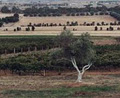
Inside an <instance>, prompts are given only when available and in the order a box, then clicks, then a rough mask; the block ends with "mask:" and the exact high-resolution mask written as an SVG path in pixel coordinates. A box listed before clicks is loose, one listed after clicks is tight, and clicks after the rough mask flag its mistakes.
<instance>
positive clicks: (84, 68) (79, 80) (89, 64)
mask: <svg viewBox="0 0 120 98" xmlns="http://www.w3.org/2000/svg"><path fill="white" fill-rule="evenodd" d="M71 62H72V64H73V66H74V67H75V69H76V70H77V72H78V78H77V81H76V82H82V77H83V74H84V73H85V71H86V70H88V69H89V68H90V67H91V66H92V63H88V65H85V66H84V67H83V68H82V70H81V71H80V69H79V68H78V66H77V63H76V60H75V58H71Z"/></svg>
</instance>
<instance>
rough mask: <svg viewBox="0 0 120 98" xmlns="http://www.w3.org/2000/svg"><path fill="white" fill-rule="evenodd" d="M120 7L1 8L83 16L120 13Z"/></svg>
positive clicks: (12, 11) (10, 11)
mask: <svg viewBox="0 0 120 98" xmlns="http://www.w3.org/2000/svg"><path fill="white" fill-rule="evenodd" d="M119 9H120V7H119V6H118V7H114V8H107V7H105V6H103V7H96V8H93V7H90V6H86V7H85V8H61V7H59V8H57V9H52V8H48V7H44V8H36V7H34V6H33V7H32V8H26V9H24V10H21V9H20V8H18V7H15V6H14V7H13V8H12V9H9V8H8V7H7V6H3V7H2V8H1V12H2V13H23V14H24V15H25V16H61V15H67V16H82V15H104V14H109V13H108V12H109V11H116V12H119V13H120V10H119Z"/></svg>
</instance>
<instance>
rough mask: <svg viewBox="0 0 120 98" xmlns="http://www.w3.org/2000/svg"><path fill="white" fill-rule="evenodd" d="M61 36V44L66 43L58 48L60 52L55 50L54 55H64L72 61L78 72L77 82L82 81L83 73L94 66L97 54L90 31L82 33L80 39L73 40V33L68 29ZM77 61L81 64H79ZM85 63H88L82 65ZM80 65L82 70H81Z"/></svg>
mask: <svg viewBox="0 0 120 98" xmlns="http://www.w3.org/2000/svg"><path fill="white" fill-rule="evenodd" d="M63 36H64V39H63ZM59 38H60V40H59V41H60V42H61V40H62V42H61V44H63V43H65V45H63V46H62V49H60V50H58V51H59V52H54V53H53V55H52V56H55V58H57V59H58V58H63V57H64V58H66V59H67V60H68V61H70V62H71V63H72V65H73V66H74V68H75V69H76V70H77V72H78V78H77V82H82V77H83V74H84V73H85V71H86V70H88V69H89V68H90V67H91V66H92V63H93V59H94V54H95V52H94V50H93V43H92V42H91V41H90V35H89V34H88V33H86V34H82V35H81V37H80V38H79V39H78V40H76V41H73V40H72V39H73V36H72V34H71V33H70V32H69V33H68V31H64V32H62V33H61V35H60V36H59ZM60 51H61V53H60ZM57 53H58V54H59V55H58V54H57ZM56 55H57V56H56ZM77 63H78V64H79V65H80V66H78V65H77ZM84 64H87V65H85V66H81V65H84ZM80 67H81V68H82V70H80Z"/></svg>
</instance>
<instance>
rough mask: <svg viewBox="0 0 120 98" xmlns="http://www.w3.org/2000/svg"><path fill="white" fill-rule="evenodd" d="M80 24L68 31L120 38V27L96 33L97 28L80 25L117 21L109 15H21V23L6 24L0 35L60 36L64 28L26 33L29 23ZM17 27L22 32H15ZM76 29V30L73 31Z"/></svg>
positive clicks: (39, 29)
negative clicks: (119, 28) (119, 29)
mask: <svg viewBox="0 0 120 98" xmlns="http://www.w3.org/2000/svg"><path fill="white" fill-rule="evenodd" d="M7 15H8V16H10V15H9V14H0V17H5V16H7ZM68 21H69V22H76V21H77V22H78V26H67V29H69V30H71V31H72V32H73V34H74V35H81V34H82V33H85V32H89V33H90V34H91V35H92V36H120V34H119V31H117V28H118V27H119V26H113V27H114V29H115V30H114V31H106V28H108V27H110V25H108V26H102V28H103V30H102V31H100V30H98V31H94V29H95V26H80V24H83V23H84V22H87V23H92V22H95V24H97V23H101V22H105V23H108V24H109V23H110V22H115V21H117V20H116V19H114V18H113V17H111V16H109V15H101V16H98V15H94V16H61V17H24V16H23V15H22V14H21V15H20V21H19V22H17V23H10V24H5V25H4V27H1V28H0V35H58V34H60V33H61V31H63V28H64V26H52V27H50V26H49V27H43V26H42V27H36V28H35V31H25V29H26V27H27V25H29V23H32V24H39V23H41V24H42V23H48V24H50V23H54V24H55V23H56V24H57V25H58V24H59V23H61V24H63V25H64V24H66V23H67V22H68ZM17 27H21V28H22V31H19V32H16V31H15V32H14V29H16V28H17ZM100 27H101V26H98V29H100ZM5 29H8V31H4V30H5ZM73 29H74V30H73Z"/></svg>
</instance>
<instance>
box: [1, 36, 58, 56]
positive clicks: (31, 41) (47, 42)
mask: <svg viewBox="0 0 120 98" xmlns="http://www.w3.org/2000/svg"><path fill="white" fill-rule="evenodd" d="M54 39H55V37H47V36H46V37H44V36H43V37H41V36H40V37H1V38H0V54H3V53H5V49H6V50H7V53H13V49H14V48H15V49H16V52H21V48H22V49H23V51H24V52H25V51H28V47H30V49H31V51H33V50H34V49H35V47H37V49H38V50H42V49H47V48H48V47H49V48H53V47H54V46H56V45H55V42H54Z"/></svg>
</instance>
